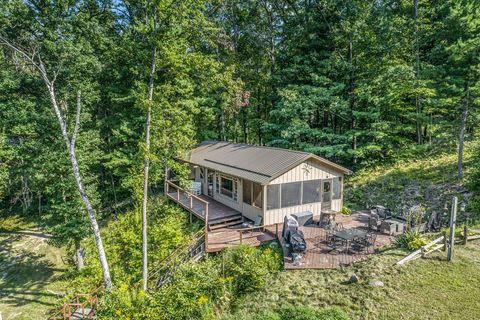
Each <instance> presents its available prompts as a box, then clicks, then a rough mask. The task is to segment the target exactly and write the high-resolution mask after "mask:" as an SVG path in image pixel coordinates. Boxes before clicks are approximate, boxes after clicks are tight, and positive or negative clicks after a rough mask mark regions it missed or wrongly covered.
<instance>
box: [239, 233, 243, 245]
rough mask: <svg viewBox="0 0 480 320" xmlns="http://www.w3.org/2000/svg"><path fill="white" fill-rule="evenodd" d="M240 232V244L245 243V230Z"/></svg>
mask: <svg viewBox="0 0 480 320" xmlns="http://www.w3.org/2000/svg"><path fill="white" fill-rule="evenodd" d="M239 232H240V244H242V243H243V232H242V231H239Z"/></svg>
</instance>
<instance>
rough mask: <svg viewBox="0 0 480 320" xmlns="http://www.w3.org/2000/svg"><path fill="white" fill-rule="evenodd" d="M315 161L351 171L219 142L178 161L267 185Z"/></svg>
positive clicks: (283, 152) (303, 155)
mask: <svg viewBox="0 0 480 320" xmlns="http://www.w3.org/2000/svg"><path fill="white" fill-rule="evenodd" d="M311 158H314V159H316V160H318V161H319V162H321V163H323V164H325V165H327V166H329V167H331V168H332V169H333V170H336V171H340V172H343V173H350V170H348V169H346V168H344V167H342V166H339V165H337V164H335V163H333V162H331V161H328V160H326V159H323V158H321V157H319V156H316V155H314V154H312V153H308V152H302V151H294V150H288V149H280V148H271V147H263V146H255V145H249V144H239V143H230V142H219V141H205V142H202V143H200V144H199V145H197V146H196V147H195V148H194V149H192V150H191V151H190V152H189V153H188V155H187V156H185V157H181V158H179V160H182V161H185V162H188V163H191V164H194V165H199V166H202V167H207V168H209V169H213V170H216V171H220V172H223V173H226V174H230V175H233V176H236V177H239V178H243V179H248V180H251V181H254V182H258V183H260V184H267V183H268V182H270V181H271V180H273V179H275V178H277V177H279V176H280V175H282V174H284V173H285V172H287V171H288V170H290V169H292V168H294V167H295V166H297V165H299V164H301V163H303V162H304V161H306V160H308V159H311Z"/></svg>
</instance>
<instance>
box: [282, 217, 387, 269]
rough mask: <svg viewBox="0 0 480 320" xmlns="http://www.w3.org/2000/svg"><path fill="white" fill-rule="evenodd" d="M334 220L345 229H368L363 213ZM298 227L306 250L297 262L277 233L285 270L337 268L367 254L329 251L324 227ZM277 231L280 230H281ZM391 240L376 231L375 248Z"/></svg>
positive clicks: (360, 258)
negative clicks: (301, 232)
mask: <svg viewBox="0 0 480 320" xmlns="http://www.w3.org/2000/svg"><path fill="white" fill-rule="evenodd" d="M336 221H337V222H341V223H342V224H343V226H344V227H345V228H346V229H350V228H365V229H366V230H367V229H368V215H367V214H364V213H355V214H352V215H350V216H344V215H338V216H337V218H336ZM299 229H300V230H302V231H303V233H304V236H305V240H306V242H307V251H306V253H305V254H303V255H301V258H300V259H299V261H297V262H294V261H293V259H292V255H291V253H290V250H289V248H287V247H286V245H285V241H284V239H283V238H282V236H281V234H279V237H278V238H279V240H280V243H281V245H282V248H283V254H284V266H285V269H286V270H295V269H329V268H338V267H341V266H346V265H349V264H351V263H353V262H355V261H359V260H362V259H364V258H365V257H367V256H368V254H365V253H346V252H342V251H340V252H338V251H331V248H330V247H328V246H327V245H326V243H325V240H324V239H325V233H326V231H325V229H323V228H320V227H318V226H316V225H308V226H303V227H300V228H299ZM279 232H281V230H280V231H279ZM392 240H393V238H392V237H391V236H389V235H385V234H380V233H378V234H377V239H376V242H375V248H379V247H382V246H385V245H388V244H390V243H391V242H392ZM372 251H373V250H371V249H370V252H372ZM370 254H372V253H370Z"/></svg>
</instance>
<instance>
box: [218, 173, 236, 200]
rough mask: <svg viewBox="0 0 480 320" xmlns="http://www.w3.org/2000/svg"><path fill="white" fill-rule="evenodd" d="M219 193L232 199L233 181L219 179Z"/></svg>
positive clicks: (223, 178)
mask: <svg viewBox="0 0 480 320" xmlns="http://www.w3.org/2000/svg"><path fill="white" fill-rule="evenodd" d="M220 193H221V194H223V195H224V196H227V197H229V198H233V180H232V179H228V178H225V177H221V184H220Z"/></svg>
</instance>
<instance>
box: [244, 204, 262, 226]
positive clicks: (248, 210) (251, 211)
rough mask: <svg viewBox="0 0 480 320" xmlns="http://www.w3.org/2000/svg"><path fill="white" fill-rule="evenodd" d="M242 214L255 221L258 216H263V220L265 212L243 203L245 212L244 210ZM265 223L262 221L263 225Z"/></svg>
mask: <svg viewBox="0 0 480 320" xmlns="http://www.w3.org/2000/svg"><path fill="white" fill-rule="evenodd" d="M242 214H243V216H244V217H245V218H248V219H250V220H252V221H255V218H256V217H257V216H261V217H262V218H263V210H262V209H260V208H257V207H254V206H251V205H248V204H246V203H243V210H242ZM264 222H265V221H262V224H263V223H264Z"/></svg>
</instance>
